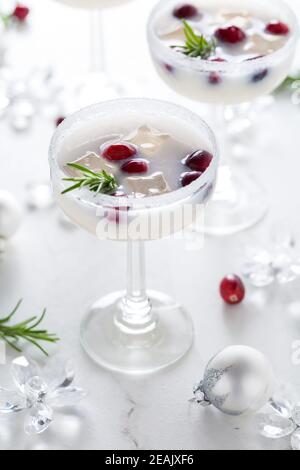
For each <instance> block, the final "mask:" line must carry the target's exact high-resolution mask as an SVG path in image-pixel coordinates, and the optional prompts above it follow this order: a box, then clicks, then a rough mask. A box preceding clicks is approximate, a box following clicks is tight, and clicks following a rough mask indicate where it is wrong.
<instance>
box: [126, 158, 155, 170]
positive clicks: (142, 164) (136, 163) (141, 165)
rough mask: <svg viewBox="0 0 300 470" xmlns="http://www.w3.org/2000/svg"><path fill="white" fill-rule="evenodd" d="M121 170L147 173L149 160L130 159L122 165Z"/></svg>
mask: <svg viewBox="0 0 300 470" xmlns="http://www.w3.org/2000/svg"><path fill="white" fill-rule="evenodd" d="M121 170H122V171H123V172H124V173H147V171H148V170H149V164H148V162H147V160H142V159H141V158H140V159H136V160H129V162H126V163H124V164H123V165H122V166H121Z"/></svg>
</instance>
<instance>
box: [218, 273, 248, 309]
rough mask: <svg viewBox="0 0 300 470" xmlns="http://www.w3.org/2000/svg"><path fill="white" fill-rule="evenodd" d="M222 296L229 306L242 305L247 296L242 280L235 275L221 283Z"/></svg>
mask: <svg viewBox="0 0 300 470" xmlns="http://www.w3.org/2000/svg"><path fill="white" fill-rule="evenodd" d="M220 294H221V297H222V299H223V300H224V301H225V302H226V303H227V304H230V305H237V304H240V303H241V302H242V301H243V300H244V298H245V295H246V289H245V286H244V283H243V281H242V279H241V278H240V277H239V276H236V275H235V274H229V275H228V276H226V277H225V278H224V279H223V281H222V282H221V285H220Z"/></svg>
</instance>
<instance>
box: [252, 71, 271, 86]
mask: <svg viewBox="0 0 300 470" xmlns="http://www.w3.org/2000/svg"><path fill="white" fill-rule="evenodd" d="M268 75H269V70H268V69H264V70H261V71H260V72H257V73H256V74H255V75H253V77H252V82H253V83H258V82H261V81H262V80H264V79H265V78H266V77H267V76H268Z"/></svg>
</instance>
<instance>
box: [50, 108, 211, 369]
mask: <svg viewBox="0 0 300 470" xmlns="http://www.w3.org/2000/svg"><path fill="white" fill-rule="evenodd" d="M120 115H123V116H124V118H125V119H126V120H129V121H130V120H133V121H135V123H137V122H138V123H139V125H141V124H143V123H147V125H149V126H153V127H154V125H156V126H157V121H158V119H159V122H160V121H161V122H162V123H163V124H162V128H163V130H164V132H169V133H171V130H170V129H172V126H174V124H175V123H177V128H178V123H179V128H180V132H181V133H182V135H183V133H184V132H185V131H184V130H187V129H188V130H189V131H190V132H193V135H195V136H196V140H197V145H198V144H199V145H202V146H203V145H204V146H206V148H207V150H208V151H210V152H211V153H212V154H213V155H214V159H213V160H212V163H211V165H210V166H209V168H208V169H207V171H206V172H205V173H203V174H202V176H201V177H200V178H199V179H198V180H196V181H194V182H193V183H192V184H190V185H189V186H186V187H183V188H181V189H178V190H176V191H173V192H170V193H167V194H162V195H158V196H153V197H144V198H126V197H121V198H116V197H113V196H108V195H103V194H99V195H97V196H96V197H95V195H94V194H92V193H91V192H90V191H88V190H85V191H86V192H82V190H81V191H79V192H71V193H68V194H65V195H61V192H62V191H63V190H64V189H65V188H66V184H67V183H65V182H64V181H63V180H62V178H63V177H65V174H64V172H63V170H62V169H61V163H60V162H61V161H62V159H63V158H64V155H65V151H66V150H68V149H70V145H71V144H70V140H71V141H72V142H73V143H72V145H71V147H72V146H73V145H74V139H75V141H76V146H78V147H80V144H82V142H83V141H85V142H86V137H84V136H86V135H87V134H86V133H87V132H88V135H90V136H91V141H93V140H95V141H96V140H97V139H98V138H99V129H101V126H102V128H103V123H105V122H107V121H109V123H111V122H113V121H115V120H116V119H115V116H118V117H119V116H120ZM119 119H120V117H119ZM140 120H142V121H143V122H140ZM130 122H131V121H130ZM154 123H156V124H154ZM121 125H122V123H121ZM109 126H110V124H109V125H108V126H107V129H106V130H108V127H109ZM120 128H121V127H120ZM111 130H112V129H111ZM114 130H116V129H114ZM119 131H120V129H119ZM181 140H182V139H181ZM198 140H199V142H198ZM182 141H183V140H182ZM72 148H73V147H72ZM202 148H203V147H202ZM218 159H219V158H218V149H217V144H216V140H215V137H214V134H213V132H212V131H211V130H210V128H209V127H208V126H207V124H206V123H205V122H204V121H203V120H202V119H201V118H200V117H198V116H197V115H195V114H193V113H191V112H190V111H188V110H186V109H184V108H182V107H180V106H176V105H174V104H171V103H167V102H163V101H156V100H147V99H120V100H115V101H110V102H105V103H101V104H97V105H94V106H91V107H88V108H86V109H84V110H82V111H79V112H78V113H76V114H75V115H73V116H71V117H69V118H68V119H66V121H65V122H64V123H63V124H62V125H61V126H60V127H59V128H58V130H57V131H56V134H55V135H54V137H53V140H52V143H51V147H50V166H51V177H52V182H53V188H54V194H55V197H56V199H57V202H58V204H59V205H60V207H61V209H62V210H63V211H64V213H65V214H66V215H67V216H68V217H69V218H70V219H71V220H72V221H73V222H75V223H76V224H77V225H79V226H81V227H82V228H84V229H85V230H87V231H89V232H91V233H92V234H94V235H96V236H98V238H100V239H102V240H103V239H107V238H108V239H112V240H124V241H126V242H127V251H128V272H127V291H126V292H114V293H112V294H109V295H107V296H105V297H102V298H101V299H100V300H99V301H97V302H96V303H95V304H94V305H93V306H92V308H91V309H90V311H89V312H88V314H87V315H86V316H85V318H84V320H83V322H82V326H81V341H82V345H83V347H84V349H85V351H86V352H87V353H88V355H89V356H90V357H91V358H92V359H93V360H94V361H96V362H97V363H98V364H100V365H102V366H104V367H106V368H108V369H111V370H115V371H121V372H127V373H136V374H138V373H145V372H151V371H155V370H158V369H161V368H164V367H166V366H168V365H170V364H172V363H175V362H176V361H178V360H179V359H180V358H181V357H182V356H184V355H185V354H186V353H187V351H188V350H189V349H190V347H191V345H192V342H193V326H192V321H191V318H190V316H189V314H188V313H187V312H186V311H185V309H184V308H182V307H181V305H180V304H179V303H178V302H177V301H175V300H173V299H171V298H170V297H169V296H167V295H165V294H163V293H160V292H152V291H147V290H146V285H145V254H144V242H145V241H147V240H153V239H159V238H162V236H169V237H170V236H172V235H173V234H174V233H175V232H177V231H178V232H180V231H181V230H183V229H184V228H185V227H186V226H189V225H190V224H193V223H194V221H195V218H196V216H197V214H196V212H197V211H196V212H194V209H196V208H199V207H200V208H203V204H204V203H205V202H206V200H207V199H208V198H209V196H210V195H211V193H212V190H213V188H214V184H215V181H216V175H217V167H218ZM83 191H84V190H83ZM121 208H123V209H125V210H123V211H122V210H121ZM182 210H186V212H187V213H188V215H187V216H186V214H185V217H184V218H177V216H178V215H179V213H180V212H181V211H182ZM116 214H117V216H118V217H117V219H118V220H117V223H116V217H114V215H116ZM194 214H195V216H194ZM122 217H125V219H126V222H124V221H123V220H122ZM172 218H173V219H172ZM175 219H176V220H177V223H174V225H173V224H168V223H167V225H166V226H167V230H161V229H159V230H158V231H155V234H153V233H154V232H153V227H154V226H153V225H151V224H152V223H153V221H156V222H157V220H159V221H160V222H159V224H160V223H162V224H166V222H168V221H169V220H174V221H175ZM103 221H105V224H104V225H105V227H106V231H105V235H104V230H103V227H104V225H103ZM149 221H150V223H149V224H148V225H147V223H146V224H145V225H144V226H145V227H148V229H147V230H139V233H138V234H137V233H136V231H134V230H133V231H132V232H130V230H127V229H128V228H129V227H132V226H134V224H135V223H138V225H140V226H142V225H143V223H144V222H149ZM124 226H125V228H126V230H127V231H126V234H125V235H124V233H123V229H124ZM150 226H151V234H150V230H149V227H150ZM159 227H161V225H159ZM107 228H108V229H109V228H111V229H112V230H111V231H109V230H107ZM115 228H118V229H122V235H120V234H118V235H116V234H115V232H114V229H115ZM114 264H115V262H114ZM178 269H179V267H178ZM100 283H101V274H100V275H99V284H100Z"/></svg>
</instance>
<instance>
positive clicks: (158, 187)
mask: <svg viewBox="0 0 300 470" xmlns="http://www.w3.org/2000/svg"><path fill="white" fill-rule="evenodd" d="M126 183H127V185H128V187H129V188H130V190H131V191H132V192H133V193H134V194H135V196H137V197H143V196H158V195H160V194H165V193H169V192H170V191H171V190H170V187H169V185H168V183H167V181H166V179H165V177H164V175H163V174H162V173H161V172H158V173H153V175H151V176H143V177H140V176H138V177H130V178H127V179H126Z"/></svg>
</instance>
